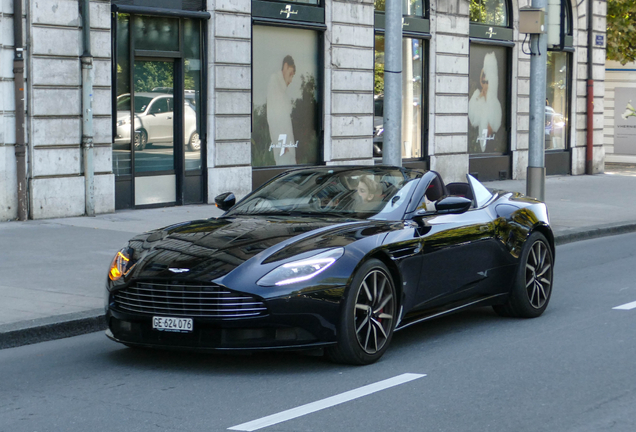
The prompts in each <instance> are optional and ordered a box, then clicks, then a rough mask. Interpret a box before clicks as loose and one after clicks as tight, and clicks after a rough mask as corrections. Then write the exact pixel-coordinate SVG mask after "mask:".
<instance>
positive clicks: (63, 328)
mask: <svg viewBox="0 0 636 432" xmlns="http://www.w3.org/2000/svg"><path fill="white" fill-rule="evenodd" d="M105 329H106V320H105V319H104V309H92V310H88V311H84V312H76V313H71V314H65V315H58V316H54V317H47V318H40V319H35V320H29V321H22V322H19V323H16V324H6V325H2V326H0V349H4V348H15V347H19V346H23V345H30V344H34V343H38V342H46V341H50V340H55V339H63V338H67V337H71V336H79V335H83V334H86V333H93V332H97V331H101V330H105Z"/></svg>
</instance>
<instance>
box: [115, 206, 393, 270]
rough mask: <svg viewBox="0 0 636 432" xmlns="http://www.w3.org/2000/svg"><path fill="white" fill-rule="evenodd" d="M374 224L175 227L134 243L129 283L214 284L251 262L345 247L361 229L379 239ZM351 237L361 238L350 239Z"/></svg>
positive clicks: (253, 220) (203, 223)
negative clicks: (168, 280) (181, 281)
mask: <svg viewBox="0 0 636 432" xmlns="http://www.w3.org/2000/svg"><path fill="white" fill-rule="evenodd" d="M375 225H378V222H374V221H360V220H351V219H341V218H334V219H324V218H307V217H302V218H300V217H299V218H293V217H288V216H286V217H284V218H283V217H241V218H219V219H208V220H199V221H191V222H186V223H183V224H179V225H172V226H169V227H166V228H163V229H160V230H155V231H151V232H148V233H144V234H141V235H139V236H137V237H135V238H133V239H132V240H131V241H130V244H129V246H130V247H131V248H132V249H133V250H134V253H133V256H132V260H131V263H133V264H134V268H131V271H130V274H129V275H128V277H126V279H129V278H130V277H134V278H151V279H154V278H167V277H170V278H175V277H178V278H179V279H190V280H199V281H211V280H214V279H217V278H220V277H221V276H225V275H226V274H228V273H229V272H231V271H232V270H234V269H235V268H237V267H238V266H240V265H242V264H243V263H245V262H246V261H248V260H250V259H252V258H255V260H257V261H258V262H262V263H265V264H268V263H273V262H277V261H281V260H285V259H288V258H290V257H293V256H296V255H300V254H303V253H306V252H311V251H313V250H319V249H327V248H332V247H339V246H344V245H346V244H347V243H350V242H351V241H355V240H356V238H360V234H359V232H360V231H361V230H362V231H364V230H365V229H367V233H366V234H364V235H365V236H367V235H371V234H377V232H378V229H379V228H378V227H375V228H373V227H374V226H375ZM381 225H386V222H384V223H382V224H381ZM368 228H371V230H369V229H368ZM380 231H382V229H380ZM347 232H352V233H356V232H357V233H358V234H357V235H355V234H354V235H349V236H347V235H346V233H347Z"/></svg>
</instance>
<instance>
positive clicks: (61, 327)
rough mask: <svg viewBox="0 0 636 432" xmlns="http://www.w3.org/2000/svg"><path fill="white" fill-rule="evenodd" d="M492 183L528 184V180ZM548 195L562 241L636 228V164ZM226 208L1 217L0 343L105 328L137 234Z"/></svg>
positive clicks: (559, 183)
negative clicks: (115, 276) (119, 260)
mask: <svg viewBox="0 0 636 432" xmlns="http://www.w3.org/2000/svg"><path fill="white" fill-rule="evenodd" d="M486 185H487V186H488V187H492V188H497V189H504V190H511V191H519V192H525V189H526V183H525V181H524V180H507V181H499V182H489V183H486ZM546 202H547V204H548V208H549V214H550V219H551V223H552V227H553V229H554V232H555V235H556V239H557V244H563V243H567V242H571V241H579V240H584V239H587V238H593V237H599V236H604V235H614V234H620V233H624V232H631V231H636V166H629V165H607V166H606V173H605V174H599V175H594V176H562V177H549V178H548V179H547V180H546ZM221 213H222V212H221V211H220V210H218V209H217V208H216V207H214V206H213V205H199V206H185V207H171V208H161V209H152V210H135V211H119V212H116V213H113V214H106V215H99V216H96V217H93V218H88V217H74V218H63V219H48V220H39V221H27V222H0V245H1V246H2V247H0V298H1V299H2V301H0V349H2V348H8V347H13V346H19V345H24V344H28V343H35V342H39V341H43V340H49V339H57V338H61V337H67V336H72V335H76V334H82V333H87V332H90V331H97V330H100V329H103V328H104V322H103V313H104V309H103V304H104V300H103V293H104V284H105V282H106V272H107V268H108V265H109V264H110V261H111V259H112V257H113V254H114V253H115V252H116V251H117V250H119V249H120V248H121V247H122V246H124V245H125V244H126V241H127V240H128V239H129V238H130V237H132V236H133V235H135V234H136V233H139V232H143V231H147V230H150V229H154V228H160V227H163V226H167V225H170V224H173V223H178V222H182V221H185V220H191V219H205V218H209V217H214V216H219V215H220V214H221Z"/></svg>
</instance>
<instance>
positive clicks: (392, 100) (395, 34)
mask: <svg viewBox="0 0 636 432" xmlns="http://www.w3.org/2000/svg"><path fill="white" fill-rule="evenodd" d="M384 38H385V39H384V143H383V145H382V163H383V164H385V165H395V166H402V2H401V1H399V0H387V1H386V32H385V34H384Z"/></svg>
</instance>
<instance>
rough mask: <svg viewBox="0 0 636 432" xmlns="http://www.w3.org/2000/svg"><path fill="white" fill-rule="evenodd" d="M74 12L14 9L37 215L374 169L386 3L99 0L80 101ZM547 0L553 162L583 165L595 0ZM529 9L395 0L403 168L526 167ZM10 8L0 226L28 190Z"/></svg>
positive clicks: (598, 11) (596, 127)
mask: <svg viewBox="0 0 636 432" xmlns="http://www.w3.org/2000/svg"><path fill="white" fill-rule="evenodd" d="M81 3H82V2H81V1H79V2H78V0H44V1H42V0H38V1H35V0H24V3H23V5H24V6H23V22H24V32H23V42H24V47H25V51H24V52H25V66H26V67H25V80H26V84H25V87H24V99H25V102H26V104H25V105H26V108H25V127H26V140H27V179H28V182H27V191H26V194H27V197H28V215H29V217H30V218H33V219H40V218H51V217H63V216H78V215H83V214H86V212H87V208H89V207H90V206H92V208H94V209H95V212H96V213H104V212H112V211H114V210H116V209H125V208H146V207H152V206H168V205H187V204H194V203H211V202H213V200H214V197H215V196H216V195H217V194H219V193H222V192H226V191H233V192H235V193H236V194H237V195H238V196H239V197H240V196H243V195H245V194H247V193H249V192H250V191H251V190H252V189H253V188H254V187H257V186H258V185H260V184H262V183H263V182H265V181H267V180H268V179H269V178H271V177H273V176H274V175H276V174H278V173H279V172H282V171H284V170H286V169H289V168H290V167H295V166H312V165H321V164H327V165H329V164H375V163H380V162H381V153H382V146H383V125H382V113H383V98H384V22H385V20H384V6H385V1H384V0H375V2H374V1H372V0H354V1H351V0H349V1H339V0H304V1H302V2H299V1H297V2H280V1H275V0H214V1H212V0H208V1H207V2H206V1H204V0H155V1H150V0H113V1H112V2H111V1H102V0H95V1H91V2H90V29H91V31H90V41H91V42H90V46H91V55H92V68H91V71H92V72H91V73H92V74H93V75H92V77H93V83H92V84H93V85H92V89H93V90H92V93H91V95H92V105H91V106H88V103H87V102H84V103H83V102H82V92H83V90H84V88H83V86H84V85H85V83H84V81H85V80H86V78H84V79H83V78H82V55H83V54H85V52H86V50H85V49H84V46H83V44H84V41H85V37H82V29H83V25H84V22H86V21H87V19H86V14H85V13H83V12H82V8H81ZM551 3H554V4H553V5H552V6H551V7H553V8H556V9H557V12H556V13H557V16H559V17H560V18H561V23H562V26H563V29H564V30H563V37H561V38H560V40H559V43H553V44H551V45H550V46H549V51H548V53H547V55H548V82H547V87H546V109H545V123H546V126H545V142H546V144H545V145H546V169H547V173H548V174H549V175H550V174H572V175H579V174H583V173H584V172H585V160H586V147H585V145H586V136H587V125H586V113H587V105H586V80H587V78H588V77H587V58H588V56H587V52H588V38H587V33H588V29H587V22H588V19H587V4H586V1H583V2H573V1H570V0H560V1H559V0H555V1H552V0H551ZM529 5H530V1H529V0H409V1H403V13H404V15H403V27H402V29H403V43H402V56H403V65H402V66H403V67H402V71H403V73H402V77H403V86H402V89H403V92H402V93H403V106H402V111H403V116H402V117H403V118H402V157H403V164H404V165H405V166H411V167H416V168H422V169H433V170H436V171H438V172H439V173H440V174H441V175H442V177H443V178H444V179H445V181H447V182H450V181H457V180H461V179H462V178H463V177H464V175H465V174H466V173H471V174H473V175H475V176H477V177H478V178H479V179H480V180H495V179H510V178H515V179H522V178H525V175H526V168H527V160H528V128H529V92H530V55H529V52H528V51H529V43H528V40H526V39H525V36H526V35H525V34H522V33H519V9H520V8H523V7H527V6H529ZM2 8H3V10H2V27H3V32H2V43H3V45H2V47H1V50H2V101H3V108H2V114H1V115H2V124H3V129H2V130H3V134H2V139H1V141H0V220H11V219H15V218H16V217H17V203H18V197H19V191H18V187H17V180H16V157H15V129H16V122H15V118H16V116H15V92H14V90H13V77H14V74H13V69H12V67H11V65H12V61H13V57H14V51H15V50H14V47H15V45H14V42H13V39H12V37H11V35H12V33H13V30H12V28H13V27H12V23H13V2H12V1H10V0H5V1H3V2H2ZM593 8H594V9H593V10H594V15H593V29H592V31H593V32H594V36H595V38H596V39H595V41H596V45H594V47H593V78H594V81H595V86H594V116H593V119H594V121H593V126H592V133H593V142H594V151H593V166H594V171H595V172H602V171H603V169H604V168H603V167H604V160H605V151H604V146H603V144H604V141H603V139H604V138H603V125H604V124H603V120H604V118H603V117H604V110H603V96H604V94H605V88H604V77H605V47H604V36H605V14H606V3H605V2H604V1H598V0H597V1H593ZM86 108H90V109H89V111H90V115H91V116H92V119H93V134H92V143H93V144H92V148H93V158H92V163H91V164H88V165H87V164H86V163H85V161H84V160H83V159H84V157H85V152H83V147H82V141H83V140H82V135H83V132H82V131H83V130H85V129H83V123H84V122H85V119H86V115H87V111H86ZM84 141H85V143H84V147H86V140H84ZM87 167H88V168H87ZM86 169H89V170H90V172H91V173H92V174H93V175H92V176H89V175H86V173H85V172H84V171H85V170H86ZM89 178H94V180H93V181H90V182H89V181H88V179H89ZM89 185H90V187H91V188H92V189H91V190H94V193H93V194H92V195H90V194H87V193H86V191H87V190H88V189H87V188H88V187H89ZM89 195H90V196H91V198H89ZM89 200H91V202H90V206H89Z"/></svg>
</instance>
